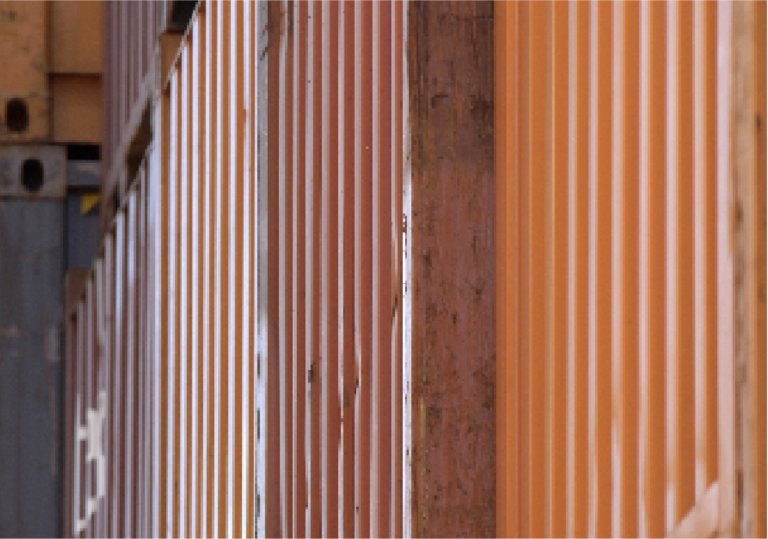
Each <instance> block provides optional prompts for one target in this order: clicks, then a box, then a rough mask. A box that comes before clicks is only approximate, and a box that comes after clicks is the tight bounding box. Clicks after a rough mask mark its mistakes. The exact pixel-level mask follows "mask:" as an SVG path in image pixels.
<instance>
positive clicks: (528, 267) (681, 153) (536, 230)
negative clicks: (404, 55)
mask: <svg viewBox="0 0 768 539" xmlns="http://www.w3.org/2000/svg"><path fill="white" fill-rule="evenodd" d="M495 17H496V19H495V24H496V65H497V69H498V71H497V78H496V96H497V101H496V103H497V107H496V113H497V116H496V121H497V138H496V163H497V169H496V170H497V176H496V185H497V189H498V193H499V196H498V198H497V206H496V212H497V214H496V223H497V225H496V226H497V234H498V236H497V237H498V240H497V251H496V254H497V271H498V273H497V286H498V290H499V294H498V296H497V304H496V308H497V310H496V314H497V323H498V327H499V331H498V332H497V338H498V340H497V350H498V354H499V355H498V356H497V361H498V363H497V369H498V370H497V372H498V376H497V391H499V400H498V407H499V408H498V418H499V419H498V458H499V464H498V465H499V468H498V470H499V472H498V473H499V482H498V503H499V507H500V510H499V512H498V513H497V526H498V528H497V532H498V533H499V534H500V535H521V536H565V535H568V536H571V535H590V536H594V535H599V536H607V535H613V536H619V535H622V536H625V535H626V536H649V535H650V536H656V537H659V536H663V535H679V536H685V535H694V536H696V535H698V536H710V535H718V534H721V533H723V534H726V535H732V534H737V535H742V534H743V535H752V534H756V535H762V534H764V533H765V498H764V496H765V449H764V440H763V438H765V435H764V433H765V406H766V402H765V374H764V364H765V323H764V322H762V323H761V322H760V321H764V317H765V296H764V294H762V293H761V292H760V290H761V288H760V287H762V286H764V284H761V283H765V221H764V214H765V195H764V193H765V191H764V189H765V187H764V186H765V169H764V164H762V165H761V164H760V163H764V160H765V139H764V135H763V131H762V130H763V128H762V121H763V117H764V113H765V86H764V80H763V79H764V78H765V75H764V73H765V53H764V52H763V49H764V47H765V45H764V43H765V4H764V3H755V4H742V3H734V4H730V3H689V2H680V3H677V2H670V3H662V2H648V3H645V2H644V3H635V2H628V3H615V4H610V3H595V2H593V3H547V2H541V3H530V4H529V3H519V4H499V5H497V6H496V13H495ZM745 118H746V120H745ZM753 118H754V119H753ZM760 167H763V168H760ZM758 193H760V194H759V195H758ZM744 370H746V371H747V372H748V373H749V374H748V375H747V377H746V380H749V381H745V380H744V379H741V375H740V374H738V373H739V372H744ZM740 428H741V429H744V430H743V432H742V433H739V432H738V430H739V429H740ZM758 439H759V440H760V441H758ZM741 489H743V491H742V490H741ZM501 508H504V509H501Z"/></svg>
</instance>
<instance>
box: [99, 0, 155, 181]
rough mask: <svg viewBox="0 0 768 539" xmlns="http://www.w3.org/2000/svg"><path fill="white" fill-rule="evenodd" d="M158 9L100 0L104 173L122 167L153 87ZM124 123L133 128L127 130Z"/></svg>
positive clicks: (149, 4) (113, 172)
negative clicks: (102, 26) (102, 22)
mask: <svg viewBox="0 0 768 539" xmlns="http://www.w3.org/2000/svg"><path fill="white" fill-rule="evenodd" d="M158 14H159V10H158V5H157V4H156V3H155V2H131V1H127V0H118V1H115V2H106V3H105V4H104V50H105V54H104V62H105V69H104V79H103V90H104V92H103V95H104V100H103V101H104V114H103V119H104V120H103V121H104V134H103V137H102V143H101V155H102V167H103V170H104V173H105V175H107V174H109V176H110V178H111V177H113V176H116V174H117V173H119V172H120V171H121V170H122V168H123V166H124V163H123V162H121V161H122V160H123V159H125V154H126V153H127V152H128V150H129V145H130V144H131V142H132V141H131V140H130V137H133V135H134V130H135V127H136V125H138V123H139V122H140V120H141V114H142V113H143V112H144V107H145V106H146V104H147V99H149V98H150V96H151V92H152V90H153V89H154V88H155V82H154V80H153V79H152V77H154V76H155V50H154V43H155V37H156V35H157V32H158V26H159V24H160V21H159V20H158ZM129 125H132V126H133V127H132V128H130V129H129ZM116 159H117V161H116ZM131 179H132V178H131ZM113 181H114V180H113ZM108 187H112V184H110V185H108Z"/></svg>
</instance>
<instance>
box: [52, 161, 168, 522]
mask: <svg viewBox="0 0 768 539" xmlns="http://www.w3.org/2000/svg"><path fill="white" fill-rule="evenodd" d="M146 173H147V170H146V163H145V164H144V165H143V166H142V167H141V170H140V173H139V178H138V179H137V181H136V182H135V184H134V188H133V189H132V190H131V191H130V192H129V193H128V194H127V195H126V199H125V204H124V206H123V208H122V209H121V210H120V211H119V212H118V214H117V215H116V217H115V220H114V221H113V224H112V227H111V228H110V230H109V231H108V233H107V235H106V236H105V238H104V241H103V243H102V248H101V252H100V255H99V257H98V258H97V260H96V262H95V263H94V267H93V270H92V271H91V274H90V276H89V278H88V280H87V282H86V284H85V287H84V292H83V295H82V297H81V298H80V299H79V301H78V302H77V303H76V305H75V307H74V309H73V310H72V312H71V313H69V315H68V320H67V373H66V376H67V377H68V378H69V380H68V387H71V388H72V391H71V393H70V394H69V395H68V398H70V399H72V400H73V401H74V402H73V403H72V404H73V406H72V409H73V410H74V421H73V422H72V423H68V425H69V428H71V429H73V435H72V436H71V437H70V438H68V439H69V441H70V443H72V447H71V448H70V449H69V450H70V451H71V453H70V454H71V455H73V463H72V464H71V465H72V466H73V468H74V473H73V475H72V478H71V481H72V484H68V485H65V489H66V492H67V496H65V499H66V502H67V507H66V508H65V510H66V511H67V512H68V514H67V522H68V523H69V525H70V529H67V530H65V533H66V534H72V535H73V536H77V537H81V536H82V537H106V536H126V537H127V536H137V535H140V536H146V535H147V534H148V533H149V528H148V527H147V526H148V523H149V516H150V513H149V508H150V507H151V501H150V500H151V498H150V496H151V493H150V479H151V477H152V469H151V467H150V456H151V455H152V451H153V447H154V446H153V445H151V444H152V440H151V437H150V434H151V430H150V424H151V418H150V411H151V410H152V409H153V402H152V400H151V392H150V391H151V387H152V378H151V374H152V373H151V371H150V361H149V356H148V354H147V349H146V347H145V346H144V344H145V343H146V342H147V336H148V334H149V333H150V325H149V324H150V316H149V312H148V310H147V305H148V303H149V299H150V298H149V287H148V276H149V271H148V270H149V269H150V266H151V257H150V254H151V253H150V251H149V250H148V249H147V241H148V227H147V218H148V198H147V190H146V185H147V180H146Z"/></svg>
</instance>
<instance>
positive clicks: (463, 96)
mask: <svg viewBox="0 0 768 539" xmlns="http://www.w3.org/2000/svg"><path fill="white" fill-rule="evenodd" d="M408 20H409V39H410V41H409V51H408V63H409V73H410V81H409V85H410V99H411V112H412V116H411V122H410V129H411V134H412V137H413V139H412V141H413V142H412V144H413V148H412V173H411V174H412V176H411V191H412V195H411V196H412V209H411V213H410V217H409V219H410V220H411V222H410V223H409V227H411V228H412V233H411V234H410V235H409V240H410V241H412V245H411V247H410V249H411V251H412V256H413V260H412V272H413V277H412V281H411V283H410V286H412V287H413V292H412V294H413V300H412V301H413V322H412V328H411V331H412V332H413V344H412V346H413V351H412V354H413V357H412V365H411V372H412V381H411V383H412V392H411V395H412V397H411V398H412V402H411V404H410V406H411V409H412V414H413V435H412V441H411V443H412V449H411V450H412V451H413V452H414V455H413V459H414V462H413V494H412V496H413V501H412V504H413V505H412V519H413V524H412V530H411V533H413V534H414V535H417V536H436V537H445V536H450V537H457V536H480V537H490V536H493V535H495V522H494V515H495V511H496V504H495V501H494V497H495V462H496V461H495V458H494V444H495V432H494V421H495V419H494V418H495V416H494V410H495V406H494V386H495V359H494V332H495V327H494V322H493V306H494V298H495V290H494V262H493V245H494V233H493V226H494V221H493V215H494V214H493V199H494V187H493V186H494V162H493V140H494V128H493V62H491V61H490V60H491V58H492V57H493V6H492V5H491V4H490V3H483V2H480V3H474V2H472V3H457V4H451V3H442V2H440V3H438V2H435V3H432V2H427V3H415V4H412V5H411V6H410V8H409V15H408Z"/></svg>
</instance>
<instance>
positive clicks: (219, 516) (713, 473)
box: [65, 0, 765, 537]
mask: <svg viewBox="0 0 768 539" xmlns="http://www.w3.org/2000/svg"><path fill="white" fill-rule="evenodd" d="M179 4H180V3H179V2H166V3H163V5H162V7H161V6H160V5H156V6H153V7H152V9H146V8H136V7H134V6H133V5H126V6H122V7H121V5H120V4H114V5H111V6H110V7H109V8H107V9H106V10H105V25H106V26H105V27H110V25H117V26H120V28H123V27H122V26H121V25H120V24H119V21H120V20H121V19H120V17H121V16H125V14H123V15H120V14H121V13H122V12H121V11H120V10H121V9H122V10H125V9H132V10H136V9H139V11H137V12H136V13H137V14H134V15H135V16H132V17H133V18H130V17H129V18H130V20H137V21H138V20H139V19H140V18H141V17H147V16H151V17H154V19H153V20H154V22H145V23H141V22H138V23H136V24H135V25H134V26H133V27H131V28H133V29H129V28H128V26H126V27H125V28H124V29H120V30H119V32H123V33H119V35H118V34H114V35H115V36H116V37H114V38H111V39H110V40H108V43H107V50H106V51H105V57H106V58H107V60H106V63H105V73H106V77H107V80H109V81H112V82H111V83H109V84H108V85H107V86H106V87H105V88H106V89H105V92H107V93H109V95H108V96H107V97H106V99H105V101H106V102H107V103H108V104H107V105H106V108H105V118H107V123H108V125H107V126H106V127H105V133H112V135H110V136H112V138H111V139H110V140H111V142H108V144H111V146H105V148H108V149H107V150H106V152H108V153H109V159H111V161H110V163H111V164H110V165H109V166H108V167H107V168H106V170H109V171H111V172H109V174H108V175H107V176H106V177H105V179H104V181H105V185H106V186H107V187H108V188H109V189H113V187H111V186H113V185H114V181H115V180H114V178H118V177H121V178H122V177H124V178H126V180H125V181H124V189H123V188H121V189H117V190H115V193H117V196H116V197H115V199H114V204H115V211H114V216H113V217H109V214H107V215H105V218H106V219H108V225H107V226H105V229H104V230H105V232H104V236H103V240H102V246H101V250H100V254H99V257H98V259H97V261H96V262H95V264H94V267H93V269H92V271H91V273H90V274H89V275H88V276H87V278H86V279H85V282H86V284H85V287H84V291H83V293H82V294H81V295H80V296H79V297H77V299H76V300H74V301H73V303H72V305H73V306H72V308H71V309H69V310H68V312H67V348H66V350H67V370H66V375H67V377H68V387H69V388H70V389H69V390H68V393H67V399H68V403H69V406H70V413H69V416H68V423H67V428H68V429H69V432H68V434H67V436H68V437H69V438H68V442H67V443H68V447H69V449H68V457H67V466H68V475H67V483H66V485H65V492H66V493H67V494H66V495H65V513H66V515H68V517H67V518H68V519H69V520H68V521H67V527H66V533H68V534H72V535H74V536H87V537H92V536H121V535H124V536H169V535H172V536H213V535H215V536H233V535H249V536H252V535H258V536H270V537H271V536H299V535H324V536H373V535H381V536H401V535H405V536H408V535H418V536H428V535H436V536H461V535H473V536H475V535H476V536H493V535H504V536H512V535H522V536H544V535H559V536H565V535H569V536H570V535H638V536H640V535H642V536H648V535H654V536H661V535H690V534H709V533H725V534H737V535H749V534H755V533H757V534H759V533H763V532H762V531H761V530H764V528H765V499H764V493H763V491H764V490H765V485H764V476H765V446H764V440H763V439H764V437H765V436H764V433H765V391H764V385H765V367H764V364H765V330H764V325H765V324H764V321H765V297H764V289H765V247H764V244H765V224H764V215H765V158H764V156H765V138H764V134H763V127H762V125H763V124H762V122H763V121H764V120H763V118H764V113H765V87H764V82H763V79H764V78H765V75H764V74H765V53H764V49H765V45H764V44H765V22H764V19H765V6H764V4H754V5H751V4H748V5H746V4H736V5H735V6H734V7H731V6H730V4H690V3H680V4H678V3H626V4H608V3H596V2H593V3H549V2H547V3H543V2H542V3H527V2H520V3H510V4H507V3H499V4H492V3H489V2H477V3H470V2H466V3H464V2H458V3H455V2H452V3H447V2H446V3H443V2H434V3H418V2H407V3H400V2H376V3H367V2H354V3H353V2H333V1H324V2H309V3H305V2H287V1H275V2H268V3H267V2H259V3H249V2H244V3H242V2H228V1H222V0H210V1H204V2H199V3H197V4H196V5H195V7H194V12H192V13H191V14H189V23H188V24H187V25H186V27H185V28H183V29H182V31H183V34H179V35H178V36H177V37H178V39H177V40H176V42H174V41H173V40H172V39H170V38H168V36H169V35H170V34H169V33H168V32H170V30H167V31H166V30H164V31H160V30H157V28H159V27H161V26H163V25H164V24H165V25H167V24H168V21H169V20H174V15H173V14H174V13H177V12H176V11H175V10H177V9H180V8H178V5H179ZM142 10H144V11H142ZM137 17H138V18H137ZM179 17H181V19H184V17H182V16H181V15H179ZM184 20H185V19H184ZM158 21H164V22H158ZM152 24H154V25H155V27H154V28H155V30H150V29H149V25H152ZM117 26H116V27H117ZM139 27H141V32H145V31H146V32H149V33H147V34H143V33H142V34H140V35H139V34H137V32H139V29H138V28H139ZM147 36H150V37H147ZM164 36H165V37H164ZM173 39H176V38H173ZM133 42H135V43H136V44H135V45H132V46H128V45H126V44H130V43H133ZM174 43H175V44H176V45H178V48H175V47H174V46H173V45H174ZM761 44H762V45H761ZM131 47H134V49H136V51H138V52H135V54H136V55H138V56H136V58H137V60H136V62H138V63H136V62H134V63H135V64H136V65H140V66H143V67H142V68H141V69H139V68H138V67H136V68H135V69H134V68H131V69H129V68H128V67H127V64H126V62H129V63H130V62H132V60H130V58H131V57H132V56H131V54H134V53H130V52H129V51H130V50H132V49H131ZM144 49H146V50H148V51H154V53H152V54H151V55H152V58H156V57H158V56H157V55H160V57H162V58H165V60H162V61H161V62H158V61H156V60H148V61H147V62H148V63H141V62H144V60H141V62H139V60H138V58H143V57H142V56H141V54H142V53H141V50H144ZM737 49H738V53H737V52H736V51H737ZM161 64H162V65H161ZM130 65H132V66H133V65H134V64H130ZM131 73H133V74H131ZM136 73H139V75H136ZM126 77H128V78H126ZM122 80H124V81H126V86H125V91H126V92H128V93H126V94H125V95H123V94H122V93H120V91H117V90H116V89H115V84H118V85H119V84H122V83H118V82H117V81H122ZM129 80H130V81H134V82H132V83H130V84H127V81H129ZM137 81H138V82H137ZM141 81H147V82H146V84H147V86H146V90H144V91H145V99H146V102H145V104H143V105H141V107H140V108H142V110H143V111H144V112H142V114H144V115H145V121H146V122H147V126H148V129H147V133H149V134H151V136H150V137H149V138H147V140H146V144H145V145H144V146H141V145H135V146H134V149H135V150H136V151H139V150H138V148H139V147H141V148H142V150H141V154H140V155H138V157H135V162H134V161H130V162H129V160H126V159H125V155H124V154H121V152H122V151H123V150H121V149H120V148H122V147H124V146H125V144H126V143H125V141H127V140H129V139H130V140H135V139H136V135H135V133H137V132H138V131H136V130H135V128H134V127H131V121H129V120H130V116H131V114H133V113H131V112H130V111H129V110H128V109H130V108H131V107H134V105H133V103H134V102H136V97H135V96H136V95H141V91H139V90H137V91H138V93H136V92H134V93H133V94H131V93H130V92H131V91H133V90H130V88H131V87H132V86H135V87H136V88H139V89H140V88H141V87H142V86H141V85H142V84H144V83H143V82H141ZM110 88H111V89H110ZM121 91H122V90H121ZM110 92H111V93H110ZM105 95H106V94H105ZM121 95H123V97H119V96H121ZM131 96H133V97H131ZM139 101H141V100H139ZM136 106H138V105H136ZM137 110H138V109H137ZM754 114H757V119H756V120H754V121H753V120H752V118H753V117H754ZM744 118H748V119H749V121H747V120H745V119H744ZM121 137H122V139H121ZM119 139H120V140H123V141H122V142H120V141H119ZM106 152H105V153H106ZM111 182H112V183H111ZM761 219H762V220H761ZM761 321H762V322H761ZM740 372H743V373H746V374H744V375H741V374H739V373H740ZM761 444H762V445H761ZM748 471H749V473H747V472H748ZM755 478H761V479H755ZM761 481H762V482H761ZM739 489H741V490H739ZM739 492H743V496H741V497H740V496H737V494H738V493H739Z"/></svg>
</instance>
